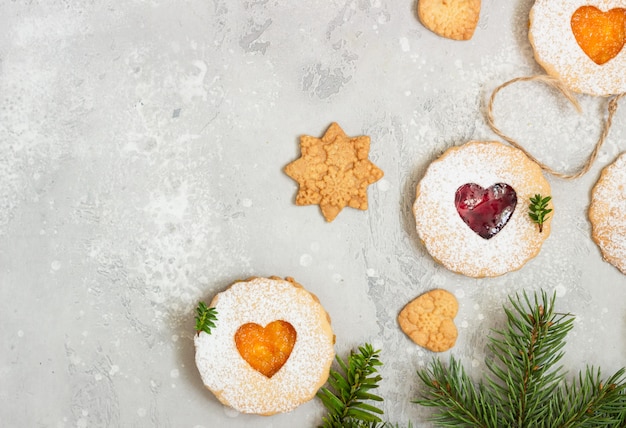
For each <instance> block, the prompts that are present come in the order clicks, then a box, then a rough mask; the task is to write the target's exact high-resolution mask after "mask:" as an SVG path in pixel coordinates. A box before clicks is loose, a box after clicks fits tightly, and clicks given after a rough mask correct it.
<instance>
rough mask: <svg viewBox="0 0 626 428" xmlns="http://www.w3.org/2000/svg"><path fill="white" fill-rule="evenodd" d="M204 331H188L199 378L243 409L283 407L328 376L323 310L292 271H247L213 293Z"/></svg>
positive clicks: (330, 339)
mask: <svg viewBox="0 0 626 428" xmlns="http://www.w3.org/2000/svg"><path fill="white" fill-rule="evenodd" d="M209 307H211V308H215V310H216V311H217V320H216V321H215V327H214V328H212V329H211V332H210V334H207V333H206V332H204V331H201V332H199V333H198V334H197V335H196V336H195V339H194V343H195V347H196V366H197V367H198V371H199V372H200V375H201V377H202V381H203V383H204V385H205V386H206V387H207V388H208V389H209V390H210V391H212V392H213V394H214V395H215V396H216V397H217V398H218V400H219V401H220V402H222V403H223V404H225V405H227V406H230V407H232V408H234V409H235V410H238V411H240V412H242V413H253V414H259V415H272V414H275V413H282V412H289V411H291V410H293V409H295V408H296V407H298V406H299V405H301V404H303V403H305V402H307V401H309V400H311V399H312V398H313V397H314V396H315V394H316V393H317V391H318V390H319V388H321V387H322V385H324V383H326V380H327V379H328V375H329V371H330V366H331V364H332V362H333V359H334V356H335V351H334V343H335V336H334V334H333V331H332V329H331V326H330V317H329V316H328V314H327V313H326V311H325V310H324V308H323V307H322V305H321V304H320V302H319V300H318V298H317V297H316V296H315V295H313V294H311V293H310V292H308V291H307V290H305V289H304V288H303V287H302V286H301V285H300V284H298V283H297V282H295V281H294V280H293V279H292V278H287V279H281V278H278V277H270V278H250V279H248V280H245V281H238V282H235V283H234V284H233V285H231V286H230V287H229V288H228V289H226V290H225V291H223V292H221V293H219V294H217V295H216V296H215V297H214V298H213V300H212V302H211V304H210V305H209Z"/></svg>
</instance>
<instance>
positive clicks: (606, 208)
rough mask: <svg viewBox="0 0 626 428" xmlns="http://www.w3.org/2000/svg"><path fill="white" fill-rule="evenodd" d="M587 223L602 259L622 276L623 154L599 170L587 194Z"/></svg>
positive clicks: (625, 269) (625, 229)
mask: <svg viewBox="0 0 626 428" xmlns="http://www.w3.org/2000/svg"><path fill="white" fill-rule="evenodd" d="M589 221H590V222H591V231H592V237H593V240H594V241H595V242H596V244H598V247H600V251H601V252H602V256H603V257H604V259H605V260H606V261H607V262H609V263H611V264H612V265H613V266H615V267H616V268H618V269H619V270H620V271H621V272H622V273H624V274H626V153H623V154H621V155H620V156H619V157H618V158H617V159H616V160H615V162H613V163H612V164H611V165H609V166H607V167H605V168H604V169H603V170H602V174H601V175H600V178H599V179H598V182H597V183H596V185H595V186H594V187H593V190H592V191H591V204H590V205H589Z"/></svg>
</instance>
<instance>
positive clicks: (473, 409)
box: [414, 356, 498, 427]
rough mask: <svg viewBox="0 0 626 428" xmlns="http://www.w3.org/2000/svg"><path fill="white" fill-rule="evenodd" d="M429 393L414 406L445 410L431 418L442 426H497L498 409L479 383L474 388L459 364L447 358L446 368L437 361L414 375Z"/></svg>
mask: <svg viewBox="0 0 626 428" xmlns="http://www.w3.org/2000/svg"><path fill="white" fill-rule="evenodd" d="M417 374H418V376H419V378H420V379H421V380H422V382H423V383H424V385H426V388H427V390H428V392H427V393H426V396H425V397H424V398H423V399H421V400H415V401H414V403H417V404H420V405H422V406H425V407H436V408H445V411H441V412H439V413H437V414H435V416H434V417H433V418H432V421H433V422H436V423H437V425H438V426H441V427H497V426H498V420H497V408H496V407H495V406H493V405H490V404H489V403H490V402H491V401H492V400H491V399H490V397H489V395H488V394H489V392H488V391H487V390H486V389H485V388H484V387H483V385H482V384H480V385H478V387H476V386H475V385H474V383H473V382H472V381H471V379H470V378H469V377H468V376H467V374H466V373H465V370H464V369H463V366H462V365H461V363H460V362H459V361H458V360H456V359H455V358H454V356H450V363H449V365H448V367H445V366H444V365H443V364H442V363H441V361H440V360H438V359H435V360H433V361H432V363H431V365H430V367H428V368H426V369H424V370H421V371H418V372H417Z"/></svg>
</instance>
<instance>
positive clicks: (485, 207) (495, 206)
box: [454, 183, 517, 239]
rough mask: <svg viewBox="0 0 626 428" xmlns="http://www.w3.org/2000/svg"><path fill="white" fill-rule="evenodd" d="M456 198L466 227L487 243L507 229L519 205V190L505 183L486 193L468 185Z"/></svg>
mask: <svg viewBox="0 0 626 428" xmlns="http://www.w3.org/2000/svg"><path fill="white" fill-rule="evenodd" d="M454 196H455V198H454V204H455V206H456V210H457V212H458V213H459V215H460V216H461V218H462V219H463V221H464V222H465V224H467V225H468V226H469V228H470V229H472V230H473V231H474V232H476V233H477V234H478V235H480V237H482V238H484V239H490V238H493V237H494V236H495V235H496V234H497V233H498V232H500V231H501V230H502V228H503V227H504V226H506V224H507V223H508V222H509V220H510V218H511V216H512V215H513V211H515V207H516V205H517V194H516V193H515V190H514V189H513V188H512V187H511V186H509V185H508V184H505V183H496V184H494V185H493V186H489V187H488V188H486V189H485V188H483V187H482V186H480V185H478V184H475V183H467V184H464V185H462V186H461V187H459V188H458V189H457V191H456V194H455V195H454Z"/></svg>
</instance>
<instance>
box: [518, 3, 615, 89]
mask: <svg viewBox="0 0 626 428" xmlns="http://www.w3.org/2000/svg"><path fill="white" fill-rule="evenodd" d="M582 6H594V7H596V8H598V9H600V10H601V11H603V12H606V11H608V10H610V9H614V8H620V7H621V8H624V7H626V4H625V3H624V2H623V1H621V0H536V1H535V4H534V5H533V7H532V9H531V11H530V28H529V32H528V36H529V39H530V43H531V45H532V46H533V49H534V52H535V59H536V60H537V62H538V63H539V64H540V65H541V66H542V67H543V68H544V69H545V70H546V72H547V73H548V74H549V75H551V76H553V77H555V78H557V79H560V80H561V81H563V82H564V83H565V84H566V85H567V86H568V87H569V88H571V89H572V90H574V91H576V92H581V93H585V94H590V95H599V96H606V95H611V94H620V93H623V92H626V72H625V70H626V49H625V48H622V50H621V51H620V53H619V54H618V55H617V56H616V57H615V58H613V59H612V60H610V61H608V62H607V63H605V64H602V65H598V64H596V63H595V62H593V61H592V60H591V58H589V57H588V56H587V54H586V53H585V52H584V51H583V50H582V48H581V47H580V46H579V45H578V43H577V42H576V38H575V37H574V33H573V32H572V27H571V20H572V15H573V14H574V12H576V10H577V9H578V8H580V7H582Z"/></svg>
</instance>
